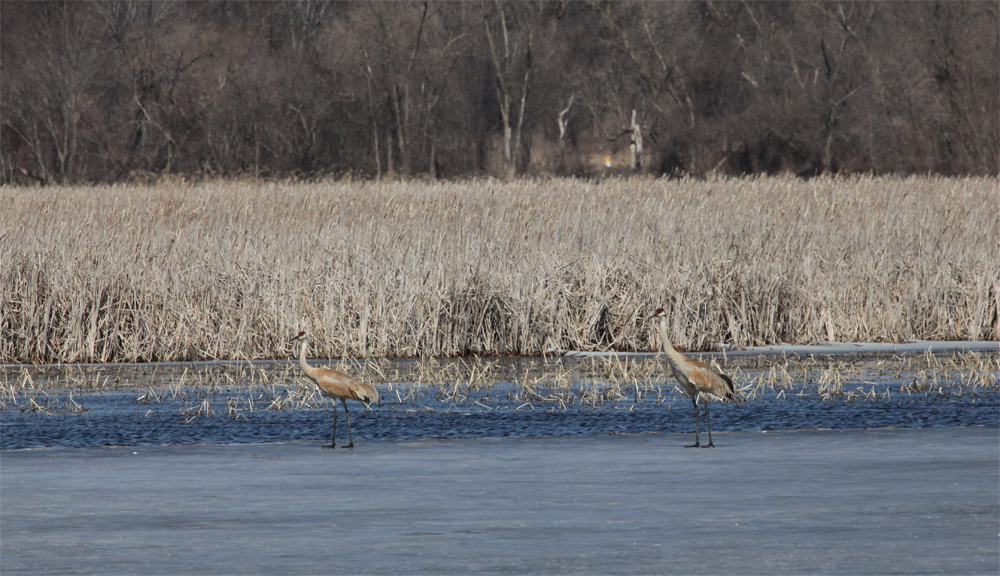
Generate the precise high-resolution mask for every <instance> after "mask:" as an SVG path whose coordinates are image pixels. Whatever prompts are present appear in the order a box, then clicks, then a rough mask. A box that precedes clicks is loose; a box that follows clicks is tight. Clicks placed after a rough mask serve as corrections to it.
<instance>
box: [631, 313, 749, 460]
mask: <svg viewBox="0 0 1000 576" xmlns="http://www.w3.org/2000/svg"><path fill="white" fill-rule="evenodd" d="M653 318H658V319H659V322H658V324H659V329H660V341H662V342H663V352H665V353H666V355H667V362H668V363H669V364H670V371H671V372H673V373H674V378H677V381H678V382H680V383H681V386H683V387H684V391H685V392H687V395H688V396H690V397H691V402H693V403H694V444H691V445H690V446H686V448H697V447H699V446H700V445H701V442H700V440H699V438H698V397H699V396H700V395H702V394H706V393H708V394H715V395H716V396H719V397H722V398H727V399H733V398H735V397H736V389H735V388H733V381H732V379H731V378H730V377H729V376H726V375H725V374H717V373H716V372H715V371H714V370H712V369H711V368H709V367H708V365H707V364H705V363H704V362H699V361H697V360H692V359H691V358H688V357H687V356H684V355H683V354H681V353H680V352H678V351H677V350H674V347H673V346H671V345H670V340H669V339H668V338H667V315H666V313H665V312H664V311H663V308H657V309H656V312H655V313H654V314H653V315H652V316H650V317H649V318H648V320H652V319H653ZM702 398H704V403H705V422H706V424H707V426H708V445H707V446H705V448H708V447H712V448H715V444H713V443H712V421H711V420H709V417H708V399H707V398H705V397H704V396H702Z"/></svg>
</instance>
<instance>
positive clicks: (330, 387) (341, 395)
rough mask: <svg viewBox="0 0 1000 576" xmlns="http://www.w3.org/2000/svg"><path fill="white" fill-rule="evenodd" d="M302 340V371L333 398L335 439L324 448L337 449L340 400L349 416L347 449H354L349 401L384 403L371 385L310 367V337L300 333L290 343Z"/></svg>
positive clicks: (300, 356)
mask: <svg viewBox="0 0 1000 576" xmlns="http://www.w3.org/2000/svg"><path fill="white" fill-rule="evenodd" d="M300 339H301V340H302V352H301V353H300V354H299V366H301V367H302V371H303V372H305V373H306V376H308V377H309V379H310V380H312V381H313V382H315V383H316V387H317V388H319V391H320V392H321V393H323V394H324V395H325V396H329V397H330V398H333V439H332V440H331V441H330V445H329V446H324V448H336V447H337V400H340V403H341V404H343V405H344V414H347V439H348V444H347V446H346V447H347V448H353V447H354V438H353V437H352V436H351V413H350V412H348V411H347V401H348V400H357V401H359V402H364V403H365V405H366V406H367V405H369V404H371V403H372V402H374V403H375V404H376V405H378V406H381V405H382V402H381V401H380V400H379V397H378V390H376V389H375V387H374V386H372V385H371V384H368V383H367V382H362V381H360V380H358V379H357V378H353V377H351V376H348V375H347V374H344V373H343V372H340V371H337V370H333V369H331V368H322V367H315V366H310V365H309V364H308V363H307V362H306V352H307V351H308V350H309V336H306V333H305V332H299V334H298V336H295V337H294V338H292V339H291V340H290V342H294V341H296V340H300Z"/></svg>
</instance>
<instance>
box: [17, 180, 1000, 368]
mask: <svg viewBox="0 0 1000 576" xmlns="http://www.w3.org/2000/svg"><path fill="white" fill-rule="evenodd" d="M0 204H2V206H3V210H0V285H2V296H0V332H2V339H0V361H2V362H7V363H53V362H66V363H69V362H119V361H131V362H150V361H170V360H194V359H210V358H217V359H256V358H269V357H289V356H292V355H293V354H294V353H295V350H293V349H292V348H290V347H289V346H287V344H286V341H287V339H288V337H289V336H290V335H291V334H294V333H295V332H296V331H297V330H300V329H303V330H307V331H309V332H310V333H311V334H312V335H313V340H312V342H313V346H312V352H311V353H312V355H313V356H314V357H320V358H323V357H418V356H439V357H440V356H461V355H465V354H476V355H515V354H516V355H538V354H542V353H544V352H545V351H546V350H547V349H552V348H561V349H577V350H623V351H632V350H638V351H644V350H650V349H653V348H655V346H656V345H655V338H653V337H652V335H651V332H650V330H649V326H648V324H647V323H646V322H645V321H644V319H645V318H646V316H648V314H649V313H650V311H651V310H653V309H655V308H657V307H659V306H663V307H664V308H665V309H666V310H667V312H668V314H669V317H670V330H671V338H672V339H673V342H674V344H675V345H676V346H677V347H679V348H682V349H687V350H705V349H714V348H718V347H719V346H720V344H723V343H724V344H727V345H732V346H736V347H743V346H752V345H762V344H771V343H777V342H793V343H816V342H822V341H828V340H834V341H902V340H906V339H912V338H920V339H931V340H949V339H953V340H972V339H1000V327H998V319H997V309H998V303H1000V257H998V254H1000V209H998V208H997V207H998V206H1000V192H998V179H997V178H954V179H948V178H937V177H911V178H896V177H877V178H875V177H852V178H816V179H812V180H805V181H804V180H799V179H794V178H748V179H708V180H694V179H683V180H666V179H663V180H649V179H631V180H609V181H603V182H600V183H595V182H586V181H579V180H568V179H567V180H558V179H556V180H537V181H536V180H519V181H513V182H500V181H494V180H478V181H467V182H452V183H425V182H344V183H311V184H309V183H271V182H255V181H251V182H209V183H200V184H184V183H165V184H160V185H154V186H148V187H146V186H111V187H48V188H20V187H10V186H8V187H3V188H0Z"/></svg>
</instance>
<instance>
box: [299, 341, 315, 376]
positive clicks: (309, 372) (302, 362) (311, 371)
mask: <svg viewBox="0 0 1000 576" xmlns="http://www.w3.org/2000/svg"><path fill="white" fill-rule="evenodd" d="M308 350H309V337H308V336H303V337H302V351H301V352H300V353H299V366H301V367H302V371H303V372H305V373H306V376H308V377H309V378H312V380H313V381H315V380H316V372H317V369H316V368H313V367H312V366H310V365H309V363H308V362H306V352H307V351H308Z"/></svg>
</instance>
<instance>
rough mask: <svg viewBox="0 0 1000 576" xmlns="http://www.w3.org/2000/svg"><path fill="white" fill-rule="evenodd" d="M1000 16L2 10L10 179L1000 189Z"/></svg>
mask: <svg viewBox="0 0 1000 576" xmlns="http://www.w3.org/2000/svg"><path fill="white" fill-rule="evenodd" d="M998 7H1000V4H998V3H997V2H907V3H897V2H810V3H806V2H753V1H745V2H713V1H698V2H648V3H647V2H638V3H634V2H621V3H619V2H614V3H604V2H502V1H497V2H411V3H397V2H392V3H383V2H340V3H328V2H316V1H310V0H300V1H294V2H292V1H289V2H226V1H211V2H127V1H126V2H121V1H94V2H15V1H5V2H4V3H3V6H2V8H0V26H2V27H0V49H2V60H3V63H2V67H0V80H2V84H0V89H2V95H0V96H2V99H0V114H2V134H0V170H2V181H3V182H6V183H11V182H14V183H29V182H42V183H79V182H114V181H121V180H129V179H136V178H142V179H145V178H155V177H158V176H159V175H161V174H181V175H189V176H213V177H214V176H239V175H253V176H258V177H268V178H275V177H282V178H283V177H315V176H322V175H326V174H333V175H342V174H348V173H349V174H354V175H357V176H384V175H387V174H396V175H403V176H421V175H428V176H430V177H454V176H464V175H473V174H493V175H499V176H509V175H514V174H522V173H528V174H535V173H543V174H544V173H554V174H582V175H588V174H596V173H600V171H602V170H605V167H604V166H605V165H604V158H605V156H611V157H612V164H613V167H612V168H611V170H612V171H617V170H634V171H639V172H648V173H652V174H678V175H680V174H692V175H701V174H705V173H708V172H711V171H717V172H722V173H728V174H747V173H777V172H791V173H796V174H802V175H811V174H818V173H823V172H840V173H843V172H872V173H888V172H893V173H914V172H918V173H924V172H935V173H940V174H946V175H950V174H996V173H998V172H1000V119H998V113H997V111H998V110H1000V32H998V30H1000V23H998V12H1000V9H998ZM636 148H638V152H637V153H636V154H633V150H635V149H636Z"/></svg>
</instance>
